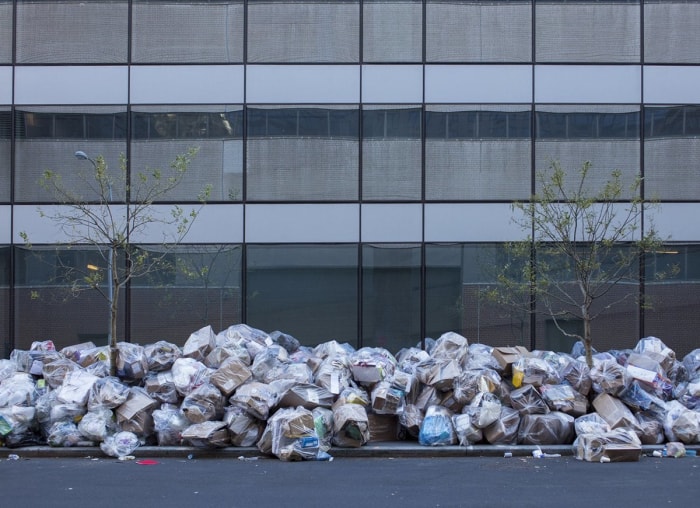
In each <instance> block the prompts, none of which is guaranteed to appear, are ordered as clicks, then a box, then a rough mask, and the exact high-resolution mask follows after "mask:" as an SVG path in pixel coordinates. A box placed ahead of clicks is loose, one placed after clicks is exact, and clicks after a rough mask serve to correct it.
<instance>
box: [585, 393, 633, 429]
mask: <svg viewBox="0 0 700 508" xmlns="http://www.w3.org/2000/svg"><path fill="white" fill-rule="evenodd" d="M593 407H594V408H595V410H596V412H597V413H598V414H599V415H600V417H601V418H603V420H605V421H606V422H607V423H608V425H610V428H611V429H616V428H618V427H633V428H634V427H635V426H636V425H637V419H636V418H635V417H634V414H632V411H631V410H630V409H629V408H628V407H627V406H626V405H625V403H624V402H622V401H621V400H620V399H618V398H615V397H613V396H612V395H610V394H607V393H601V394H600V395H598V396H597V397H596V398H595V399H593Z"/></svg>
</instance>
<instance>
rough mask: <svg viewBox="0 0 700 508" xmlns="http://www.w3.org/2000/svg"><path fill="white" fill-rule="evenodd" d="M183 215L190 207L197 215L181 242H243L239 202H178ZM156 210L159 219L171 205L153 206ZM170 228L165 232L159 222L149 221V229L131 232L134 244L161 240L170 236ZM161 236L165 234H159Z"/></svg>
mask: <svg viewBox="0 0 700 508" xmlns="http://www.w3.org/2000/svg"><path fill="white" fill-rule="evenodd" d="M181 207H182V209H183V211H184V212H185V214H189V213H190V211H192V210H194V211H196V212H197V217H196V219H195V220H194V222H193V223H192V228H191V229H190V230H189V232H188V233H187V235H186V236H185V237H184V238H183V239H182V243H241V242H243V205H241V204H219V205H215V204H209V205H204V206H202V205H198V204H186V205H181ZM153 208H154V210H155V211H156V213H159V214H161V215H160V216H161V217H163V218H167V217H168V216H169V215H170V212H171V210H172V206H170V205H154V207H153ZM174 233H175V232H174V230H173V228H167V229H166V230H165V231H164V230H163V228H162V224H153V227H152V228H149V229H147V230H145V231H142V232H141V233H140V234H138V235H134V238H133V241H134V242H135V243H163V242H164V241H169V240H171V239H172V238H173V237H174ZM163 235H165V236H163Z"/></svg>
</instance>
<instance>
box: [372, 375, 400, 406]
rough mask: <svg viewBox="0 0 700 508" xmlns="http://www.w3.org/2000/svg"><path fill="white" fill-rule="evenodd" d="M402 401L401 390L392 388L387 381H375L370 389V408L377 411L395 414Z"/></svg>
mask: <svg viewBox="0 0 700 508" xmlns="http://www.w3.org/2000/svg"><path fill="white" fill-rule="evenodd" d="M403 402H404V395H403V392H402V391H401V390H397V389H396V388H392V386H391V384H389V383H388V382H385V381H382V382H381V383H377V384H376V385H375V387H374V389H373V390H372V409H373V410H374V411H376V412H377V413H383V414H397V413H398V412H399V411H400V410H401V408H402V407H403Z"/></svg>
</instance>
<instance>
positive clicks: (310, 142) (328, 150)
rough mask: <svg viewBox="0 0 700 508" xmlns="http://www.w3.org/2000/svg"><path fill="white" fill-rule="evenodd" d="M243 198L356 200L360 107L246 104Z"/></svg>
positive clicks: (257, 199) (254, 199) (260, 199)
mask: <svg viewBox="0 0 700 508" xmlns="http://www.w3.org/2000/svg"><path fill="white" fill-rule="evenodd" d="M248 119H249V122H248V141H247V147H246V154H247V164H248V166H247V174H246V182H247V185H248V188H247V197H248V199H249V200H253V201H268V200H269V201H316V200H318V201H333V200H356V199H357V198H358V183H359V182H358V178H359V176H358V175H359V111H358V109H357V108H356V107H351V106H332V107H331V106H327V107H324V106H318V107H312V106H304V107H294V106H264V107H262V106H261V107H256V108H248Z"/></svg>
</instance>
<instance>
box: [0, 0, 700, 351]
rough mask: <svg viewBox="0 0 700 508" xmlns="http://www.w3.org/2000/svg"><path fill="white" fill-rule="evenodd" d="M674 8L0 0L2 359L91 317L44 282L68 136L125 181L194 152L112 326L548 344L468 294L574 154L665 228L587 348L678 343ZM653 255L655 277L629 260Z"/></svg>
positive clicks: (71, 260) (681, 235)
mask: <svg viewBox="0 0 700 508" xmlns="http://www.w3.org/2000/svg"><path fill="white" fill-rule="evenodd" d="M698 26H700V2H698V1H695V0H689V1H688V0H653V1H647V0H612V1H607V0H599V1H586V0H579V1H562V0H559V1H555V0H551V1H550V0H547V1H541V0H531V1H523V0H489V1H481V0H309V1H306V0H301V1H299V0H243V1H219V0H211V1H205V0H199V1H196V0H187V1H179V0H109V1H108V0H82V1H77V0H76V1H68V0H51V1H48V0H0V175H1V176H2V178H1V179H0V182H2V183H1V184H0V302H2V307H0V309H2V310H0V335H1V336H2V337H3V343H2V346H1V347H2V350H1V352H2V353H3V356H5V357H7V356H8V355H9V353H10V351H11V350H12V349H13V348H21V349H26V348H28V347H29V346H30V344H31V343H32V341H35V340H46V339H52V340H54V342H55V343H56V345H57V346H59V347H62V346H66V345H69V344H74V343H78V342H83V341H86V340H93V341H94V342H96V343H99V341H100V340H103V339H104V337H105V336H106V333H107V323H108V312H107V307H106V305H105V301H104V300H103V299H101V297H100V296H99V295H98V294H96V293H95V292H93V293H90V292H87V293H82V294H81V295H80V296H79V297H78V298H75V297H69V296H67V294H66V287H64V286H65V285H62V284H61V283H59V282H57V270H58V268H57V267H58V266H59V265H61V264H67V265H70V266H82V265H87V264H90V263H91V262H93V260H94V259H95V257H94V254H95V253H94V248H91V247H89V246H85V248H76V247H73V248H71V249H67V248H58V249H57V248H56V246H57V245H59V244H60V243H61V242H62V241H64V240H65V237H63V236H62V234H61V232H60V231H59V230H58V229H57V228H56V227H53V226H52V225H51V224H49V223H47V221H46V219H45V218H44V217H42V216H41V212H40V211H39V210H40V209H42V208H45V207H47V206H52V205H55V203H52V201H53V197H52V196H51V195H50V194H49V193H47V192H46V190H45V189H43V188H42V187H41V186H40V185H38V183H37V182H38V180H39V178H40V177H41V175H42V173H43V172H44V171H45V170H47V169H51V170H53V171H56V172H57V173H60V174H62V175H64V180H65V181H66V182H68V183H70V182H71V181H72V180H71V178H72V177H71V175H75V174H76V172H77V171H78V170H79V168H80V167H81V165H84V164H86V162H85V161H79V160H77V159H76V158H75V157H74V153H75V152H76V151H78V150H82V151H84V152H85V153H87V154H89V155H90V156H91V157H95V156H97V155H102V156H104V158H105V160H106V161H107V163H108V164H109V165H110V167H113V168H116V167H118V165H119V156H120V154H124V156H125V157H126V158H127V160H128V164H129V168H130V171H131V173H132V174H135V172H136V171H138V170H141V169H143V168H150V167H162V166H165V165H167V164H169V162H170V161H171V160H172V159H173V158H174V156H175V155H177V154H180V153H183V152H185V151H186V150H187V149H188V148H190V147H198V148H199V153H198V155H197V156H196V158H195V159H194V161H193V163H192V165H191V167H190V170H189V171H188V173H187V176H186V178H185V181H184V182H183V183H182V184H181V185H180V186H178V187H177V188H176V189H175V190H174V191H173V192H172V193H171V194H170V195H169V196H168V199H167V201H164V202H163V203H161V204H162V205H163V207H168V206H171V205H173V204H181V205H183V206H194V205H195V204H196V197H197V193H198V190H199V189H201V187H202V185H205V184H206V185H211V189H212V193H211V195H210V197H209V200H208V203H207V204H206V206H205V207H204V208H203V209H202V210H201V213H200V214H199V217H198V218H197V221H196V222H195V224H194V227H193V229H192V231H190V233H189V235H188V236H187V237H186V239H185V243H183V244H182V245H181V246H180V247H179V248H178V250H177V253H176V254H173V261H174V264H175V266H177V269H171V270H169V271H167V273H163V274H160V276H159V277H151V278H147V279H143V280H138V281H136V280H135V281H134V282H133V284H132V285H131V286H130V287H129V288H128V290H127V291H126V292H125V293H124V294H123V296H122V301H121V303H120V311H121V313H120V325H119V330H120V332H119V333H120V337H123V338H124V339H125V340H130V341H132V342H138V343H142V344H145V343H149V342H154V341H156V340H168V341H171V342H175V343H178V344H182V343H184V341H185V340H186V339H187V337H188V336H189V334H190V333H191V332H192V331H194V330H196V329H198V328H200V327H202V326H205V325H211V326H212V327H213V328H214V330H215V331H219V330H222V329H224V328H226V327H228V326H229V325H231V324H234V323H238V322H245V323H248V324H249V325H251V326H254V327H256V328H260V329H263V330H265V331H268V332H270V331H273V330H281V331H283V332H286V333H290V334H292V335H294V336H295V337H297V338H298V339H299V340H300V341H301V342H302V343H303V344H307V345H313V344H317V343H320V342H324V341H327V340H331V339H335V340H338V341H341V342H349V343H350V344H352V345H353V346H355V347H360V346H381V347H386V348H387V349H389V350H390V351H392V352H396V351H398V350H399V349H400V348H402V347H407V346H412V345H414V344H416V343H419V342H420V341H421V339H422V338H424V337H437V336H439V335H440V334H442V333H443V332H445V331H449V330H454V331H457V332H459V333H461V334H463V335H464V336H465V337H467V338H468V339H469V340H470V341H471V342H482V343H485V344H489V345H494V346H495V345H515V344H523V345H525V346H528V347H531V348H538V349H555V350H560V351H565V350H567V349H568V348H570V346H571V344H570V343H568V342H566V341H565V340H563V339H562V338H561V337H559V336H558V334H557V333H556V330H553V328H552V326H551V325H552V323H550V322H549V321H548V320H547V319H545V318H544V317H531V316H528V315H517V314H516V313H512V312H507V311H505V310H504V309H499V308H495V307H494V306H493V304H490V303H489V302H488V301H486V300H485V299H484V297H483V291H482V290H483V289H484V288H485V287H487V286H488V285H489V284H492V283H493V282H494V280H493V277H492V276H490V275H489V274H490V273H493V270H492V268H493V266H494V265H498V263H499V259H501V256H502V253H503V245H504V242H507V241H509V240H517V239H521V238H522V237H523V232H522V231H520V230H519V229H518V228H517V227H515V226H514V224H513V223H512V221H511V214H512V211H511V203H512V202H513V201H514V200H523V199H527V198H528V197H529V196H530V195H531V193H532V192H534V191H536V174H537V172H538V171H540V170H542V169H544V168H546V166H547V165H548V163H549V161H551V160H558V161H560V162H561V163H562V165H563V166H564V167H565V168H567V169H569V170H575V169H576V168H578V167H580V165H581V164H582V163H583V161H586V160H589V161H591V162H592V164H593V170H594V173H593V178H594V179H597V181H599V182H602V181H603V180H604V179H605V178H606V177H607V176H609V174H610V171H611V170H613V169H619V170H620V171H622V174H623V177H624V178H626V179H632V178H633V177H634V175H637V174H641V175H643V177H644V186H643V193H644V195H643V197H644V198H647V199H650V198H653V199H655V200H658V201H659V202H660V206H659V208H658V209H657V210H656V211H655V215H654V217H653V220H654V223H655V225H656V227H657V228H658V229H659V231H660V233H661V234H662V236H663V237H667V238H668V239H669V240H668V245H667V246H668V249H667V250H665V251H664V253H662V254H659V255H658V256H654V257H653V258H651V259H647V260H646V261H645V264H644V266H643V267H640V273H645V274H647V278H646V281H645V282H644V284H641V283H640V284H638V285H637V286H635V288H634V290H635V291H637V290H638V291H639V292H640V294H643V295H645V296H646V297H649V298H650V299H651V301H652V308H645V307H642V306H640V305H637V304H634V303H629V304H624V305H621V306H616V307H615V308H614V309H613V310H611V311H610V312H608V313H606V314H605V315H603V316H602V317H601V318H600V319H598V320H597V321H596V322H595V324H594V341H595V344H596V345H597V347H599V348H601V349H609V348H615V349H623V348H628V347H632V346H633V345H634V344H636V342H637V341H638V340H639V338H640V337H641V336H649V335H654V336H657V337H660V338H661V339H662V340H664V342H665V343H666V344H667V345H669V347H671V348H672V349H674V350H676V351H677V352H678V354H680V355H682V354H685V353H687V352H689V351H690V350H692V349H695V348H696V347H698V345H699V344H700V343H699V342H698V339H697V337H696V329H695V327H696V326H698V325H700V317H698V316H699V314H698V309H699V308H700V226H699V225H698V220H697V217H698V215H699V212H700V31H699V30H698V29H697V27H698ZM75 182H76V185H78V183H77V182H78V180H75ZM123 200H124V195H123V194H122V195H119V193H117V195H115V196H114V202H115V204H118V203H120V202H123ZM651 219H652V218H651V217H649V219H648V221H647V223H651ZM23 233H26V234H27V235H29V238H31V242H32V247H31V248H27V246H26V245H25V242H24V240H23V238H22V234H23ZM133 241H134V242H135V243H137V244H139V245H140V246H141V247H143V248H144V249H157V248H158V245H157V243H158V241H157V238H156V235H153V236H149V235H143V237H142V238H134V239H133ZM668 262H673V263H674V264H675V265H676V266H678V268H679V270H678V273H677V274H674V275H673V277H670V278H667V279H665V280H663V281H656V280H654V279H653V277H649V276H648V275H649V274H653V273H654V271H655V269H656V265H657V264H659V263H661V264H665V263H668ZM609 298H610V300H611V301H612V299H614V298H615V296H614V295H611V296H610V297H609Z"/></svg>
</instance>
